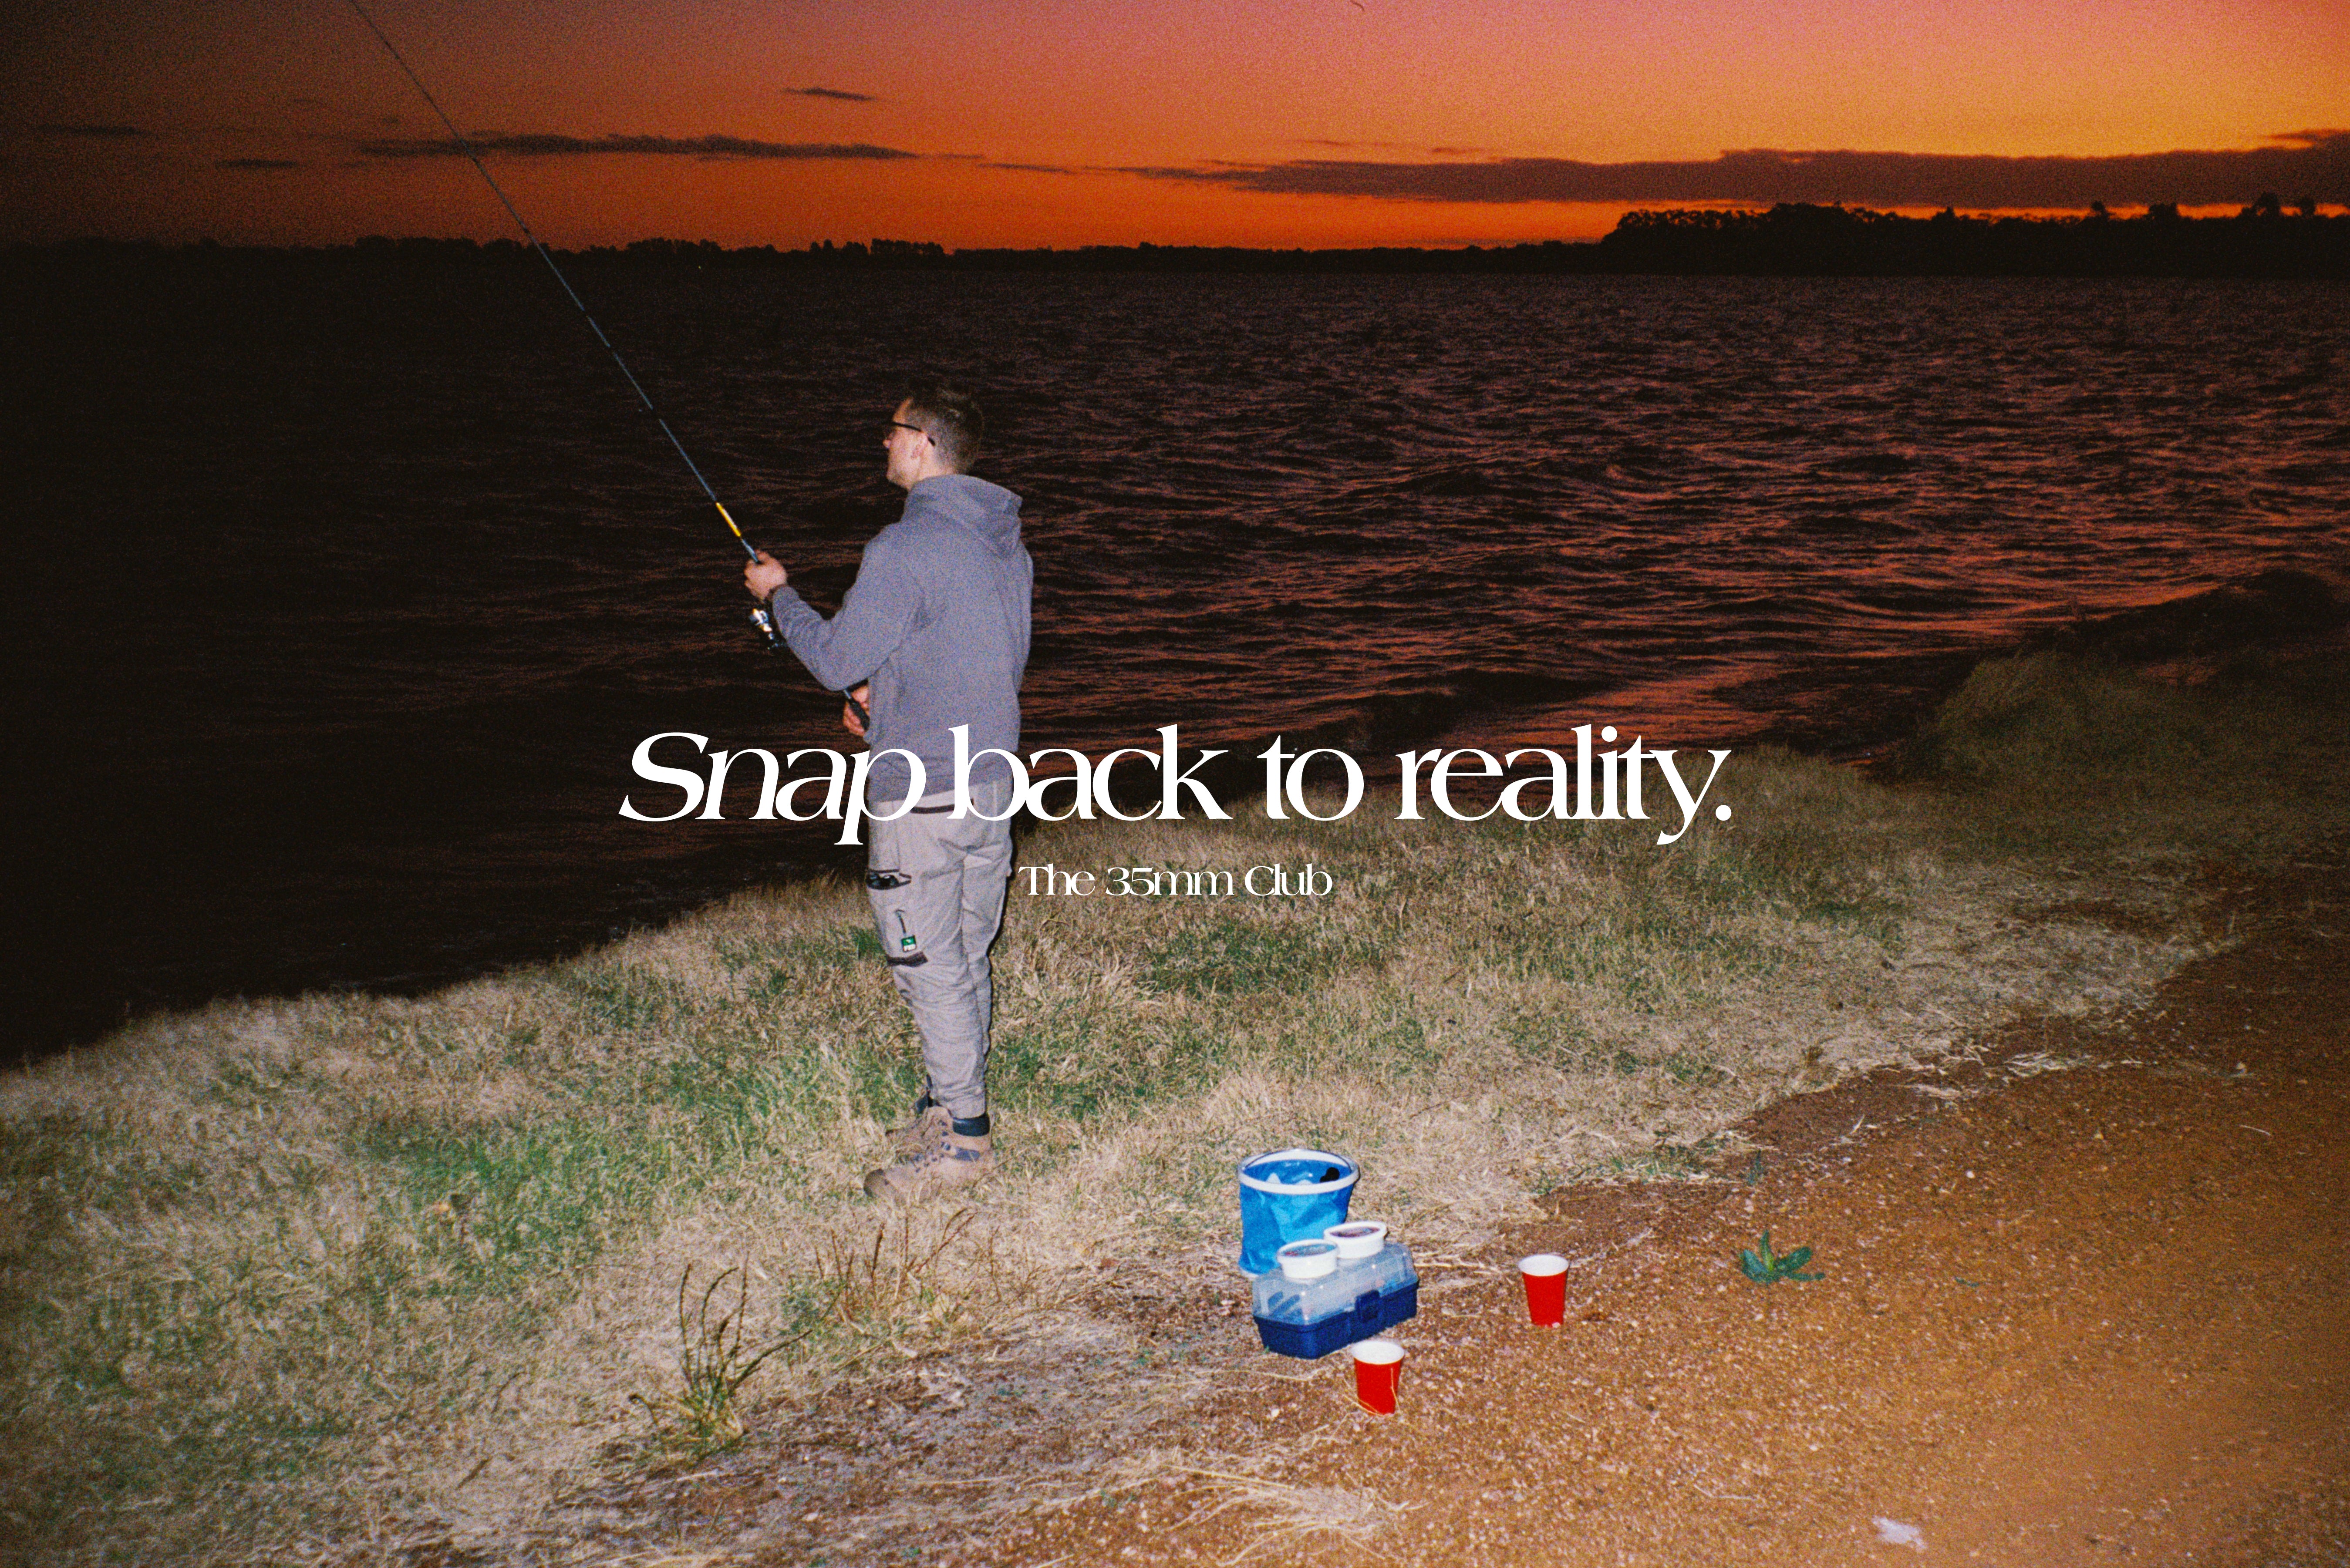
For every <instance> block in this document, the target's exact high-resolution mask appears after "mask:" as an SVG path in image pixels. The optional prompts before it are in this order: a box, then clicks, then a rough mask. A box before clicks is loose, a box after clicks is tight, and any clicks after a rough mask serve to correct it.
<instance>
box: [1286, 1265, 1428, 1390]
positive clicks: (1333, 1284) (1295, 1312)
mask: <svg viewBox="0 0 2350 1568" xmlns="http://www.w3.org/2000/svg"><path fill="white" fill-rule="evenodd" d="M1254 1306H1255V1313H1256V1332H1257V1335H1258V1337H1260V1338H1262V1339H1263V1341H1264V1347H1265V1348H1266V1349H1267V1350H1270V1351H1273V1352H1274V1353H1275V1354H1276V1355H1295V1356H1296V1357H1298V1358H1299V1359H1301V1360H1305V1361H1311V1360H1313V1359H1314V1358H1315V1357H1316V1356H1321V1355H1329V1354H1330V1353H1331V1352H1332V1351H1334V1350H1342V1349H1344V1348H1346V1347H1347V1345H1352V1344H1354V1343H1355V1342H1356V1341H1357V1340H1361V1339H1368V1338H1370V1337H1371V1336H1372V1335H1373V1334H1378V1332H1380V1331H1381V1330H1382V1329H1385V1328H1388V1327H1391V1326H1392V1325H1394V1324H1399V1323H1401V1322H1403V1321H1404V1320H1405V1319H1406V1318H1409V1317H1414V1316H1417V1315H1418V1314H1419V1275H1418V1274H1417V1273H1414V1272H1412V1267H1411V1252H1410V1251H1409V1249H1407V1248H1406V1247H1405V1246H1404V1244H1403V1243H1402V1242H1400V1241H1389V1242H1388V1243H1387V1244H1386V1245H1384V1246H1382V1247H1381V1248H1380V1249H1379V1250H1378V1251H1376V1252H1374V1253H1372V1254H1371V1255H1370V1256H1369V1257H1367V1258H1354V1259H1349V1260H1347V1261H1346V1262H1341V1263H1340V1264H1339V1265H1338V1267H1337V1268H1336V1271H1334V1272H1331V1273H1328V1274H1325V1275H1324V1276H1323V1277H1322V1278H1320V1279H1318V1280H1303V1281H1300V1280H1293V1279H1290V1278H1288V1277H1287V1276H1286V1275H1284V1273H1283V1272H1281V1271H1280V1270H1279V1269H1275V1270H1274V1272H1271V1273H1269V1274H1267V1275H1265V1276H1264V1277H1263V1279H1260V1280H1258V1281H1257V1282H1256V1285H1255V1292H1254Z"/></svg>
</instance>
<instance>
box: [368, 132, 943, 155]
mask: <svg viewBox="0 0 2350 1568" xmlns="http://www.w3.org/2000/svg"><path fill="white" fill-rule="evenodd" d="M469 140H471V141H472V143H473V151H476V152H511V153H515V154H517V155H521V156H525V157H533V158H553V157H568V156H575V155H578V154H583V153H600V152H628V153H636V154H639V155H650V156H654V157H666V158H781V159H804V158H847V159H892V158H919V157H920V156H921V154H920V153H918V152H901V151H899V150H898V149H897V148H894V147H875V146H872V145H871V144H869V143H868V142H862V141H852V142H837V141H751V140H745V139H744V138H743V137H740V136H553V135H503V134H497V135H484V136H476V137H473V138H470V139H469ZM359 151H360V152H362V153H363V154H365V155H366V156H368V157H369V158H462V157H463V156H464V152H465V150H464V148H463V147H460V146H459V145H458V144H457V143H456V142H454V141H451V140H445V139H442V138H432V139H427V140H414V141H391V140H382V141H362V142H361V143H359Z"/></svg>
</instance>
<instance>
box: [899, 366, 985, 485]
mask: <svg viewBox="0 0 2350 1568" xmlns="http://www.w3.org/2000/svg"><path fill="white" fill-rule="evenodd" d="M904 403H905V408H906V416H907V417H906V422H907V423H908V424H913V425H920V426H921V427H922V432H923V433H924V434H925V435H928V436H929V437H930V438H931V441H933V442H934V443H936V445H937V447H938V449H939V458H940V461H941V462H944V463H945V464H946V465H947V466H948V467H949V468H951V469H952V470H954V471H955V472H957V473H968V472H971V465H972V462H974V461H975V460H976V459H977V458H978V456H979V446H980V442H981V441H984V440H986V439H987V420H986V417H985V416H984V415H983V414H981V412H980V411H979V400H977V399H975V398H973V397H972V395H971V394H970V393H969V392H966V391H964V390H963V389H962V388H960V387H956V386H951V385H949V384H948V383H947V382H945V381H916V382H915V383H913V384H912V385H911V386H910V387H908V388H907V389H906V396H905V398H904Z"/></svg>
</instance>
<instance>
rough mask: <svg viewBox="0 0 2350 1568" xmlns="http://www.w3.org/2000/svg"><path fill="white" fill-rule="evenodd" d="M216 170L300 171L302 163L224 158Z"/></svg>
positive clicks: (282, 159) (265, 159) (271, 159)
mask: <svg viewBox="0 0 2350 1568" xmlns="http://www.w3.org/2000/svg"><path fill="white" fill-rule="evenodd" d="M301 167H302V165H301V162H300V161H298V160H296V159H292V158H224V159H222V160H220V161H218V162H216V163H214V164H213V168H215V169H299V168H301Z"/></svg>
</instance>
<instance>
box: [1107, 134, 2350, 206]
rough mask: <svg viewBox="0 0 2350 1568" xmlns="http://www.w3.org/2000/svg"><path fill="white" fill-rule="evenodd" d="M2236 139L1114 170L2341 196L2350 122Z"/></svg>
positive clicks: (1879, 198) (1470, 183) (1295, 180)
mask: <svg viewBox="0 0 2350 1568" xmlns="http://www.w3.org/2000/svg"><path fill="white" fill-rule="evenodd" d="M2271 140H2272V142H2274V143H2276V145H2272V146H2269V147H2261V148H2252V149H2248V150H2242V151H2212V152H2192V151H2179V152H2145V153H2128V154H2123V155H2120V156H2116V157H2103V158H2059V157H2044V158H2007V157H1986V156H1973V155H1966V154H1958V153H1940V152H1847V151H1832V152H1794V151H1773V150H1770V149H1764V148H1757V149H1752V150H1749V151H1735V152H1724V153H1722V154H1721V155H1720V156H1718V157H1715V158H1710V159H1691V160H1687V161H1659V162H1647V163H1584V162H1578V161H1575V160H1572V159H1565V158H1492V159H1485V160H1482V161H1476V162H1470V163H1423V162H1373V161H1365V160H1339V159H1323V158H1308V159H1294V160H1290V161H1284V162H1279V163H1255V164H1243V163H1214V162H1211V163H1202V164H1200V165H1197V166H1194V167H1191V168H1165V167H1154V168H1133V169H1126V170H1122V171H1120V172H1122V173H1127V174H1135V175H1140V176H1141V177H1143V178H1145V179H1151V180H1182V181H1190V182H1198V183H1203V184H1211V185H1222V186H1226V187H1229V188H1231V189H1233V190H1239V191H1252V192H1265V193H1270V194H1280V195H1325V196H1375V197H1382V198H1385V199H1387V200H1389V201H1412V202H1497V203H1498V202H1858V203H1863V204H1866V205H1872V206H1883V207H1974V208H1982V207H2080V206H2085V205H2087V204H2088V203H2089V202H2112V203H2130V204H2137V203H2151V202H2179V203H2181V204H2182V205H2187V206H2201V205H2206V204H2211V203H2223V202H2249V201H2251V199H2252V198H2253V197H2254V196H2256V195H2258V194H2259V193H2260V192H2263V191H2274V192H2280V193H2282V194H2283V195H2284V196H2286V197H2287V199H2292V198H2294V197H2298V196H2304V195H2309V196H2314V197H2316V198H2317V199H2318V200H2319V201H2321V202H2343V201H2350V130H2302V131H2294V132H2293V133H2292V134H2290V135H2286V136H2279V137H2274V138H2272V139H2271Z"/></svg>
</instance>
